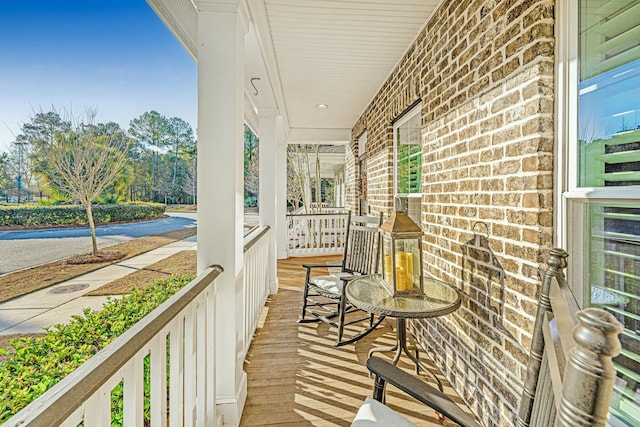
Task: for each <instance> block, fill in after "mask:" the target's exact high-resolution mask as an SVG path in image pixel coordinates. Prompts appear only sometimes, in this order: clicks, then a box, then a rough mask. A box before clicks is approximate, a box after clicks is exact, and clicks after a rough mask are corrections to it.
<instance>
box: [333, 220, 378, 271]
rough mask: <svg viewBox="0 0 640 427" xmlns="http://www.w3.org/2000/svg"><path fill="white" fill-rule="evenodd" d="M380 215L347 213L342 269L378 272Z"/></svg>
mask: <svg viewBox="0 0 640 427" xmlns="http://www.w3.org/2000/svg"><path fill="white" fill-rule="evenodd" d="M381 224H382V214H380V216H359V215H351V212H349V215H348V217H347V239H346V242H345V245H344V256H343V257H342V271H344V272H348V273H359V274H374V273H377V272H378V256H379V253H380V232H379V231H378V229H379V227H380V225H381Z"/></svg>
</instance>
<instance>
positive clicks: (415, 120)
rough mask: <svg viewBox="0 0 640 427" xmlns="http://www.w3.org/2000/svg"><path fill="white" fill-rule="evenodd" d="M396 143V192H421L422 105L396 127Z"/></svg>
mask: <svg viewBox="0 0 640 427" xmlns="http://www.w3.org/2000/svg"><path fill="white" fill-rule="evenodd" d="M394 132H395V135H394V138H395V144H396V167H397V169H396V185H397V187H396V192H397V193H398V194H410V193H420V192H421V190H420V176H421V173H422V158H421V157H422V138H421V115H420V106H418V107H417V108H414V109H413V110H412V111H410V112H409V113H408V114H407V119H406V120H404V121H401V122H400V123H399V124H398V125H397V126H395V127H394Z"/></svg>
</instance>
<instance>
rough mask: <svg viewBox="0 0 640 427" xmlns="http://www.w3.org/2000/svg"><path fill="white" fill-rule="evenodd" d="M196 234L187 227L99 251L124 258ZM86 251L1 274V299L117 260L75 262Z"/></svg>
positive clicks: (8, 298)
mask: <svg viewBox="0 0 640 427" xmlns="http://www.w3.org/2000/svg"><path fill="white" fill-rule="evenodd" d="M195 234H196V228H195V227H191V228H184V229H181V230H175V231H170V232H167V233H162V234H157V235H154V236H146V237H140V238H138V239H132V240H128V241H126V242H123V243H119V244H116V245H112V246H109V247H108V248H106V249H102V250H100V251H99V253H100V254H102V255H104V256H107V257H109V254H111V255H114V254H117V255H116V256H114V257H111V258H116V259H117V260H123V259H128V258H132V257H134V256H136V255H140V254H142V253H145V252H149V251H150V250H153V249H156V248H158V247H160V246H164V245H167V244H169V243H172V242H175V241H178V240H182V239H186V238H187V237H191V236H193V235H195ZM86 255H87V254H81V255H74V256H72V257H69V258H65V259H63V260H60V261H54V262H51V263H48V264H44V265H39V266H36V267H31V268H28V269H25V270H20V271H16V272H13V273H8V274H5V275H2V276H0V302H4V301H8V300H10V299H13V298H16V297H19V296H22V295H25V294H28V293H30V292H34V291H37V290H39V289H43V288H46V287H48V286H51V285H55V284H57V283H61V282H64V281H66V280H69V279H72V278H74V277H77V276H80V275H82V274H85V273H89V272H91V271H94V270H97V269H100V268H103V267H106V266H108V265H110V264H113V263H115V262H116V260H107V261H103V262H97V263H96V262H94V263H88V264H77V263H76V264H74V263H73V262H74V261H75V262H77V261H78V258H82V257H83V256H86ZM107 259H109V258H107Z"/></svg>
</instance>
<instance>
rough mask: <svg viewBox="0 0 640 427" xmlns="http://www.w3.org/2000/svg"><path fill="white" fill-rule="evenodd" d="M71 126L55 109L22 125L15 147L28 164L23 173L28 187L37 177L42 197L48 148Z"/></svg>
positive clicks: (41, 113)
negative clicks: (59, 134)
mask: <svg viewBox="0 0 640 427" xmlns="http://www.w3.org/2000/svg"><path fill="white" fill-rule="evenodd" d="M71 126H72V124H71V121H69V120H63V119H62V117H60V114H59V113H58V112H57V111H56V109H55V108H52V109H51V111H49V112H46V113H45V112H43V111H42V110H40V111H39V112H37V113H35V114H34V115H33V116H32V117H31V118H30V120H29V122H27V123H25V124H24V125H22V134H20V135H18V136H17V137H16V141H15V145H16V147H17V145H20V150H21V153H20V154H19V156H20V158H21V161H22V162H24V163H26V166H25V165H23V166H25V167H24V170H23V171H22V172H23V173H25V174H26V175H25V176H26V177H28V179H29V181H28V182H27V187H28V185H29V184H30V183H31V177H32V176H35V178H36V183H37V185H38V190H39V192H40V195H42V188H43V187H45V186H46V184H47V183H46V177H47V176H48V173H47V171H46V169H47V159H46V155H45V152H46V151H47V147H48V146H49V145H51V144H52V143H53V141H54V138H55V135H56V133H57V132H67V131H70V130H71ZM16 156H18V154H16ZM16 158H17V157H16ZM16 170H17V169H16ZM16 176H17V175H16ZM18 193H20V191H18Z"/></svg>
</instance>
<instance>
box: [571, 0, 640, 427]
mask: <svg viewBox="0 0 640 427" xmlns="http://www.w3.org/2000/svg"><path fill="white" fill-rule="evenodd" d="M577 16H578V17H579V21H578V26H577V28H578V34H577V36H578V37H577V41H578V68H577V72H578V99H577V121H578V123H577V143H576V144H575V145H574V146H575V147H576V148H577V153H575V156H574V157H570V158H569V161H574V162H575V168H573V170H576V172H577V176H576V177H575V178H574V182H575V184H574V185H575V187H574V190H581V191H582V193H581V194H582V196H566V197H567V198H568V199H569V201H570V202H571V203H574V204H580V205H582V206H583V207H582V208H581V209H580V210H579V212H582V213H583V214H582V215H580V217H577V218H567V221H569V222H571V221H577V222H578V223H579V224H580V225H579V226H578V227H577V228H574V230H577V231H575V232H574V234H575V235H574V236H571V235H569V236H568V237H569V241H570V242H571V241H574V242H582V243H584V245H583V246H584V248H583V251H582V262H581V263H580V268H581V269H582V270H583V271H582V273H581V275H582V277H584V278H585V280H584V286H585V289H584V290H583V295H584V303H585V304H587V305H594V306H600V307H603V308H605V309H606V310H608V311H610V312H611V313H613V314H614V315H615V316H616V317H617V318H618V320H620V322H621V323H622V324H623V325H624V327H625V331H624V333H623V334H622V336H621V342H622V345H623V350H622V352H621V354H620V356H618V357H617V358H616V360H615V365H616V368H617V371H618V379H617V383H616V388H615V392H614V398H613V400H612V402H611V415H610V420H609V424H610V425H614V426H640V421H639V420H640V1H638V0H610V1H603V0H581V1H579V2H578V14H577ZM576 193H580V191H577V192H576ZM568 228H569V227H568ZM580 233H582V236H577V235H578V234H580ZM574 244H576V245H580V243H574ZM579 249H582V248H577V250H576V252H578V253H580V250H579ZM576 274H578V272H576Z"/></svg>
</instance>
